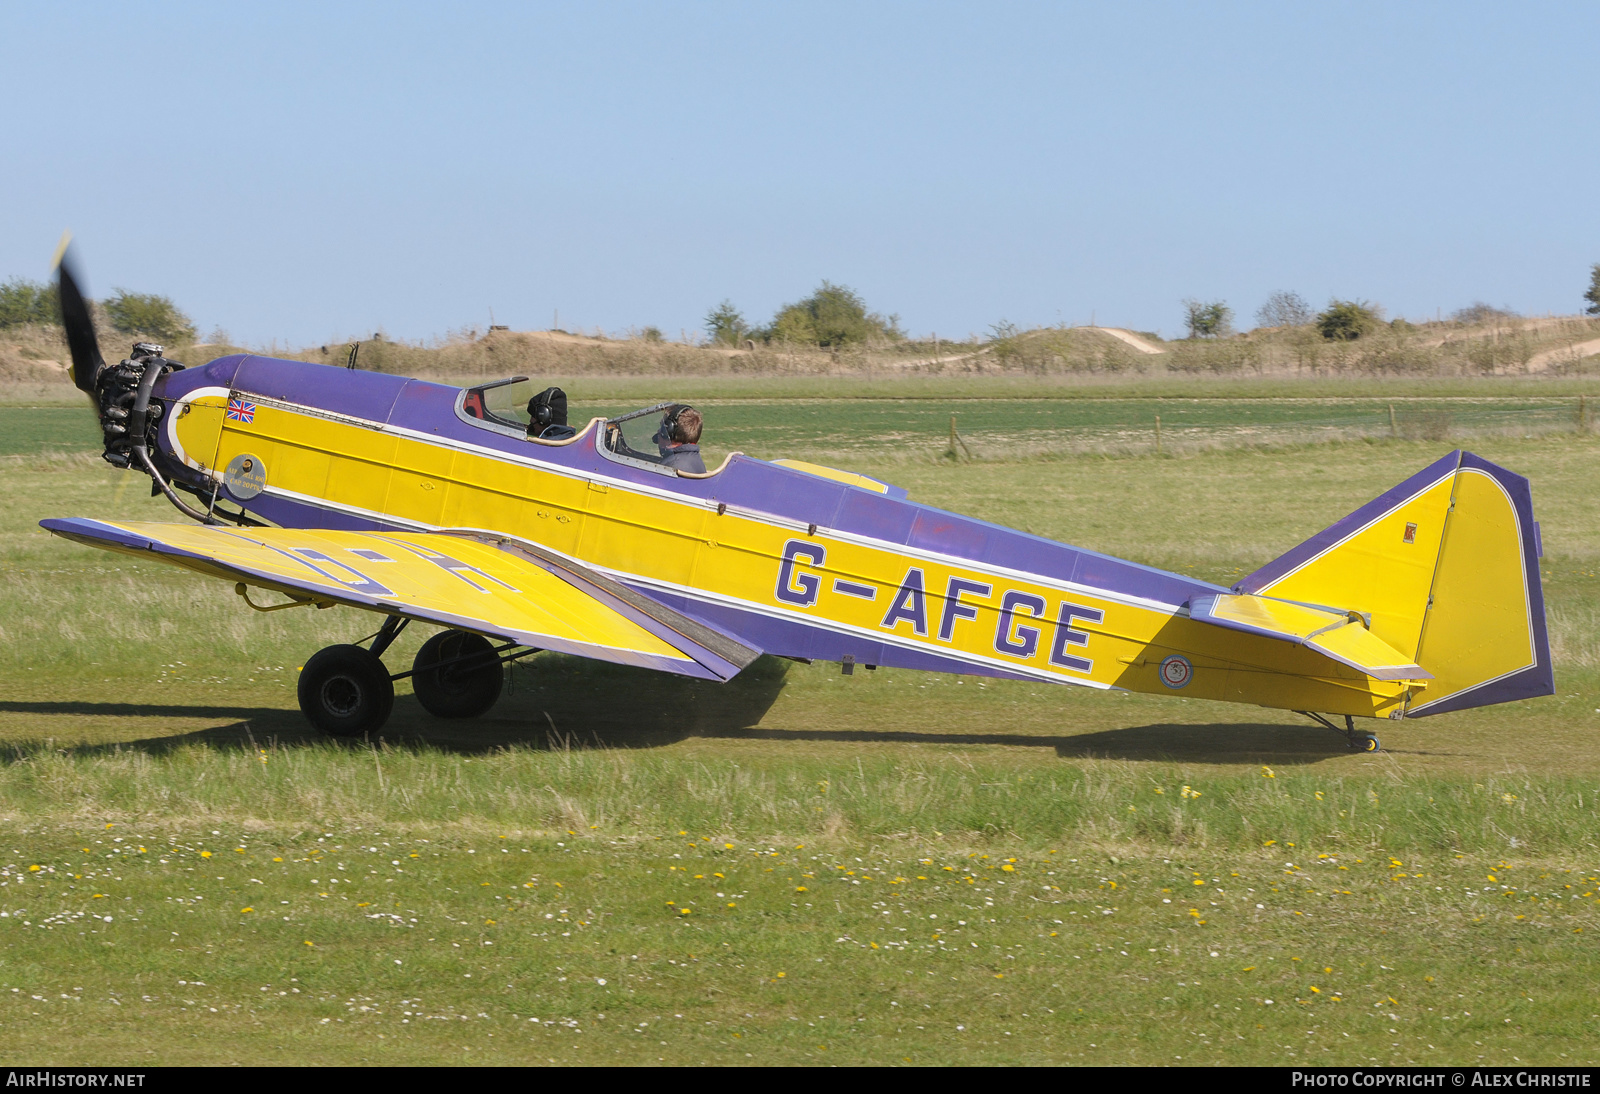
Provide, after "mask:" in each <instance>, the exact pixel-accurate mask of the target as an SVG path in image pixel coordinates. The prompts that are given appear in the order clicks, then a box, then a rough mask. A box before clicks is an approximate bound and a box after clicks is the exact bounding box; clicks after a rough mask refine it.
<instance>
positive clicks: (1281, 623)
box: [1189, 593, 1433, 680]
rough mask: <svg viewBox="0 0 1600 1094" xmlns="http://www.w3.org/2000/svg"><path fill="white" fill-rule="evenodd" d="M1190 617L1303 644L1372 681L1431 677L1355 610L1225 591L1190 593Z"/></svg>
mask: <svg viewBox="0 0 1600 1094" xmlns="http://www.w3.org/2000/svg"><path fill="white" fill-rule="evenodd" d="M1189 615H1190V617H1191V618H1193V619H1196V620H1199V621H1200V622H1202V623H1212V624H1215V625H1216V626H1219V627H1226V628H1228V629H1229V630H1235V631H1245V632H1247V633H1250V634H1264V635H1266V636H1267V637H1269V638H1281V639H1283V640H1284V641H1288V642H1294V643H1297V644H1299V645H1302V646H1307V647H1309V648H1311V649H1314V650H1316V651H1317V652H1318V653H1320V654H1322V655H1323V656H1325V657H1330V658H1332V659H1333V660H1335V661H1337V662H1339V663H1340V664H1341V665H1348V666H1350V667H1351V668H1353V669H1356V670H1358V671H1360V672H1364V673H1366V674H1367V675H1368V676H1370V677H1372V678H1373V679H1375V680H1432V679H1433V674H1432V673H1431V672H1429V671H1428V670H1427V669H1424V668H1423V667H1422V666H1421V665H1418V664H1414V663H1413V662H1412V660H1411V658H1409V657H1407V656H1406V655H1405V654H1403V653H1401V652H1400V651H1399V650H1397V649H1395V648H1394V647H1393V646H1391V645H1389V644H1388V643H1387V642H1385V641H1384V640H1383V639H1381V638H1379V637H1378V636H1377V635H1375V634H1373V633H1372V632H1371V631H1369V630H1368V629H1367V627H1366V623H1365V621H1364V620H1363V619H1362V618H1361V616H1360V615H1358V614H1356V613H1354V612H1341V611H1335V610H1334V609H1332V608H1318V607H1313V606H1311V605H1309V604H1297V603H1294V602H1292V601H1288V600H1274V599H1272V598H1271V597H1267V596H1246V595H1239V594H1233V593H1224V594H1219V595H1216V596H1197V597H1195V598H1194V599H1193V600H1191V601H1190V602H1189Z"/></svg>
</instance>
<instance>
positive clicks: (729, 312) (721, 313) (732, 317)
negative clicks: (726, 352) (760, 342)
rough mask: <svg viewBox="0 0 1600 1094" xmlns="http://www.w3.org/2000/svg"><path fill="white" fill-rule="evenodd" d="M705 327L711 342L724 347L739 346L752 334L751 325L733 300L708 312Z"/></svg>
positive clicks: (725, 301)
mask: <svg viewBox="0 0 1600 1094" xmlns="http://www.w3.org/2000/svg"><path fill="white" fill-rule="evenodd" d="M705 326H706V333H707V334H709V335H711V340H712V341H713V342H716V343H718V344H720V345H724V346H737V345H738V344H739V343H740V342H742V341H744V340H745V338H746V337H747V336H748V335H749V334H750V324H748V323H746V322H745V321H744V316H743V315H740V314H739V309H738V308H736V307H734V306H733V301H731V300H724V301H723V302H722V303H720V304H718V305H717V306H716V307H715V308H713V309H712V310H711V311H709V312H707V313H706V323H705Z"/></svg>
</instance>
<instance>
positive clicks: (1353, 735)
mask: <svg viewBox="0 0 1600 1094" xmlns="http://www.w3.org/2000/svg"><path fill="white" fill-rule="evenodd" d="M1295 713H1296V714H1304V715H1305V716H1306V717H1307V718H1310V719H1311V720H1312V721H1313V722H1315V723H1317V724H1318V725H1319V726H1326V727H1327V728H1329V729H1331V730H1333V731H1334V732H1335V733H1337V734H1339V735H1340V736H1341V737H1343V738H1344V739H1345V742H1346V743H1347V744H1349V746H1350V749H1351V751H1352V752H1377V751H1379V750H1380V749H1381V748H1383V745H1382V744H1381V743H1380V742H1379V741H1378V738H1377V735H1376V734H1374V733H1370V732H1368V731H1367V730H1364V729H1361V730H1358V729H1356V720H1355V719H1354V718H1352V717H1351V716H1350V715H1348V714H1346V715H1345V716H1344V728H1343V729H1340V728H1339V727H1338V726H1337V725H1336V724H1334V723H1333V722H1330V721H1329V720H1328V719H1327V718H1326V717H1325V716H1323V715H1321V714H1314V713H1312V712H1311V711H1309V710H1297V711H1295Z"/></svg>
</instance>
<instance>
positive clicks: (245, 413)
mask: <svg viewBox="0 0 1600 1094" xmlns="http://www.w3.org/2000/svg"><path fill="white" fill-rule="evenodd" d="M255 420H256V404H254V403H247V402H245V401H244V400H243V399H239V398H233V399H229V400H228V421H230V422H243V423H244V424H245V425H249V424H250V423H251V422H253V421H255Z"/></svg>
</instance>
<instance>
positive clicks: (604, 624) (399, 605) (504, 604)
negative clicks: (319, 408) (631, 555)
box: [40, 518, 761, 680]
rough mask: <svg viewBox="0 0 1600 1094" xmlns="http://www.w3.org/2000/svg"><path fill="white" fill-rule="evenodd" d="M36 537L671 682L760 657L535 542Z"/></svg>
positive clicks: (74, 527)
mask: <svg viewBox="0 0 1600 1094" xmlns="http://www.w3.org/2000/svg"><path fill="white" fill-rule="evenodd" d="M40 523H41V524H42V525H43V526H44V527H45V528H48V529H49V530H50V531H52V532H54V533H56V534H57V535H59V536H64V537H66V538H67V539H71V540H76V541H77V542H79V543H85V544H88V545H89V546H91V547H101V548H104V549H107V550H112V551H120V552H123V553H126V554H132V555H136V556H138V557H142V558H155V559H158V560H160V561H162V562H168V563H172V564H173V565H177V566H182V567H185V568H187V569H191V570H196V571H198V572H200V573H204V574H211V575H213V576H216V577H223V578H227V579H229V580H231V581H237V582H243V583H244V584H246V585H252V586H257V587H259V588H263V589H272V590H275V591H277V592H280V593H284V594H285V595H287V596H290V597H293V598H294V599H296V600H307V601H312V602H315V603H318V604H323V605H329V604H345V605H350V606H352V607H357V608H366V609H368V610H373V611H380V612H384V613H386V614H390V615H400V616H404V617H406V618H409V619H416V620H420V621H422V622H427V623H436V624H438V625H440V626H445V627H454V628H458V629H460V630H466V631H473V632H476V633H479V634H485V635H490V636H493V637H497V638H500V639H503V640H505V641H508V642H515V643H517V644H518V645H523V646H533V647H536V648H538V649H547V650H556V651H558V652H561V653H571V654H576V655H578V656H580V657H592V658H595V659H597V660H601V661H611V662H615V663H617V664H623V665H636V666H639V667H641V668H650V669H658V670H661V671H664V672H671V673H676V674H678V675H681V676H694V677H699V678H701V679H707V680H727V679H729V678H730V677H732V676H733V675H734V674H735V673H737V672H738V671H739V670H740V669H742V668H744V667H745V666H746V665H748V664H749V663H750V662H751V661H753V660H755V659H756V657H758V656H759V655H760V653H761V651H760V650H757V649H753V648H752V647H750V646H748V645H745V644H744V643H742V642H739V641H738V640H736V639H734V638H732V637H731V636H729V635H727V634H725V633H723V632H721V631H718V630H715V629H713V628H711V627H708V626H706V625H705V624H703V623H700V622H698V621H696V620H693V619H690V618H688V617H687V616H684V615H682V614H681V613H679V612H676V611H674V610H673V609H671V608H669V607H667V606H666V605H664V604H660V603H658V602H657V601H655V600H652V599H650V598H649V597H647V596H644V595H643V594H641V593H637V592H635V591H634V590H632V589H629V588H627V587H626V586H624V585H621V584H619V583H618V582H615V581H613V580H611V579H610V578H608V577H606V576H604V575H603V574H598V573H595V572H594V571H593V570H590V569H588V568H587V567H584V566H580V565H578V564H576V563H573V562H570V561H568V560H566V559H564V558H562V557H561V556H559V555H556V554H553V553H552V552H549V551H546V550H544V549H543V548H540V547H538V546H537V545H535V544H531V543H525V542H522V541H519V540H514V539H508V538H504V537H499V536H495V537H490V536H485V535H482V534H477V533H466V532H461V533H451V532H348V531H318V530H312V529H295V528H223V527H219V526H205V525H185V524H151V523H135V522H131V521H130V522H116V523H113V522H111V521H100V520H88V519H84V518H73V519H70V520H46V521H41V522H40Z"/></svg>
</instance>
